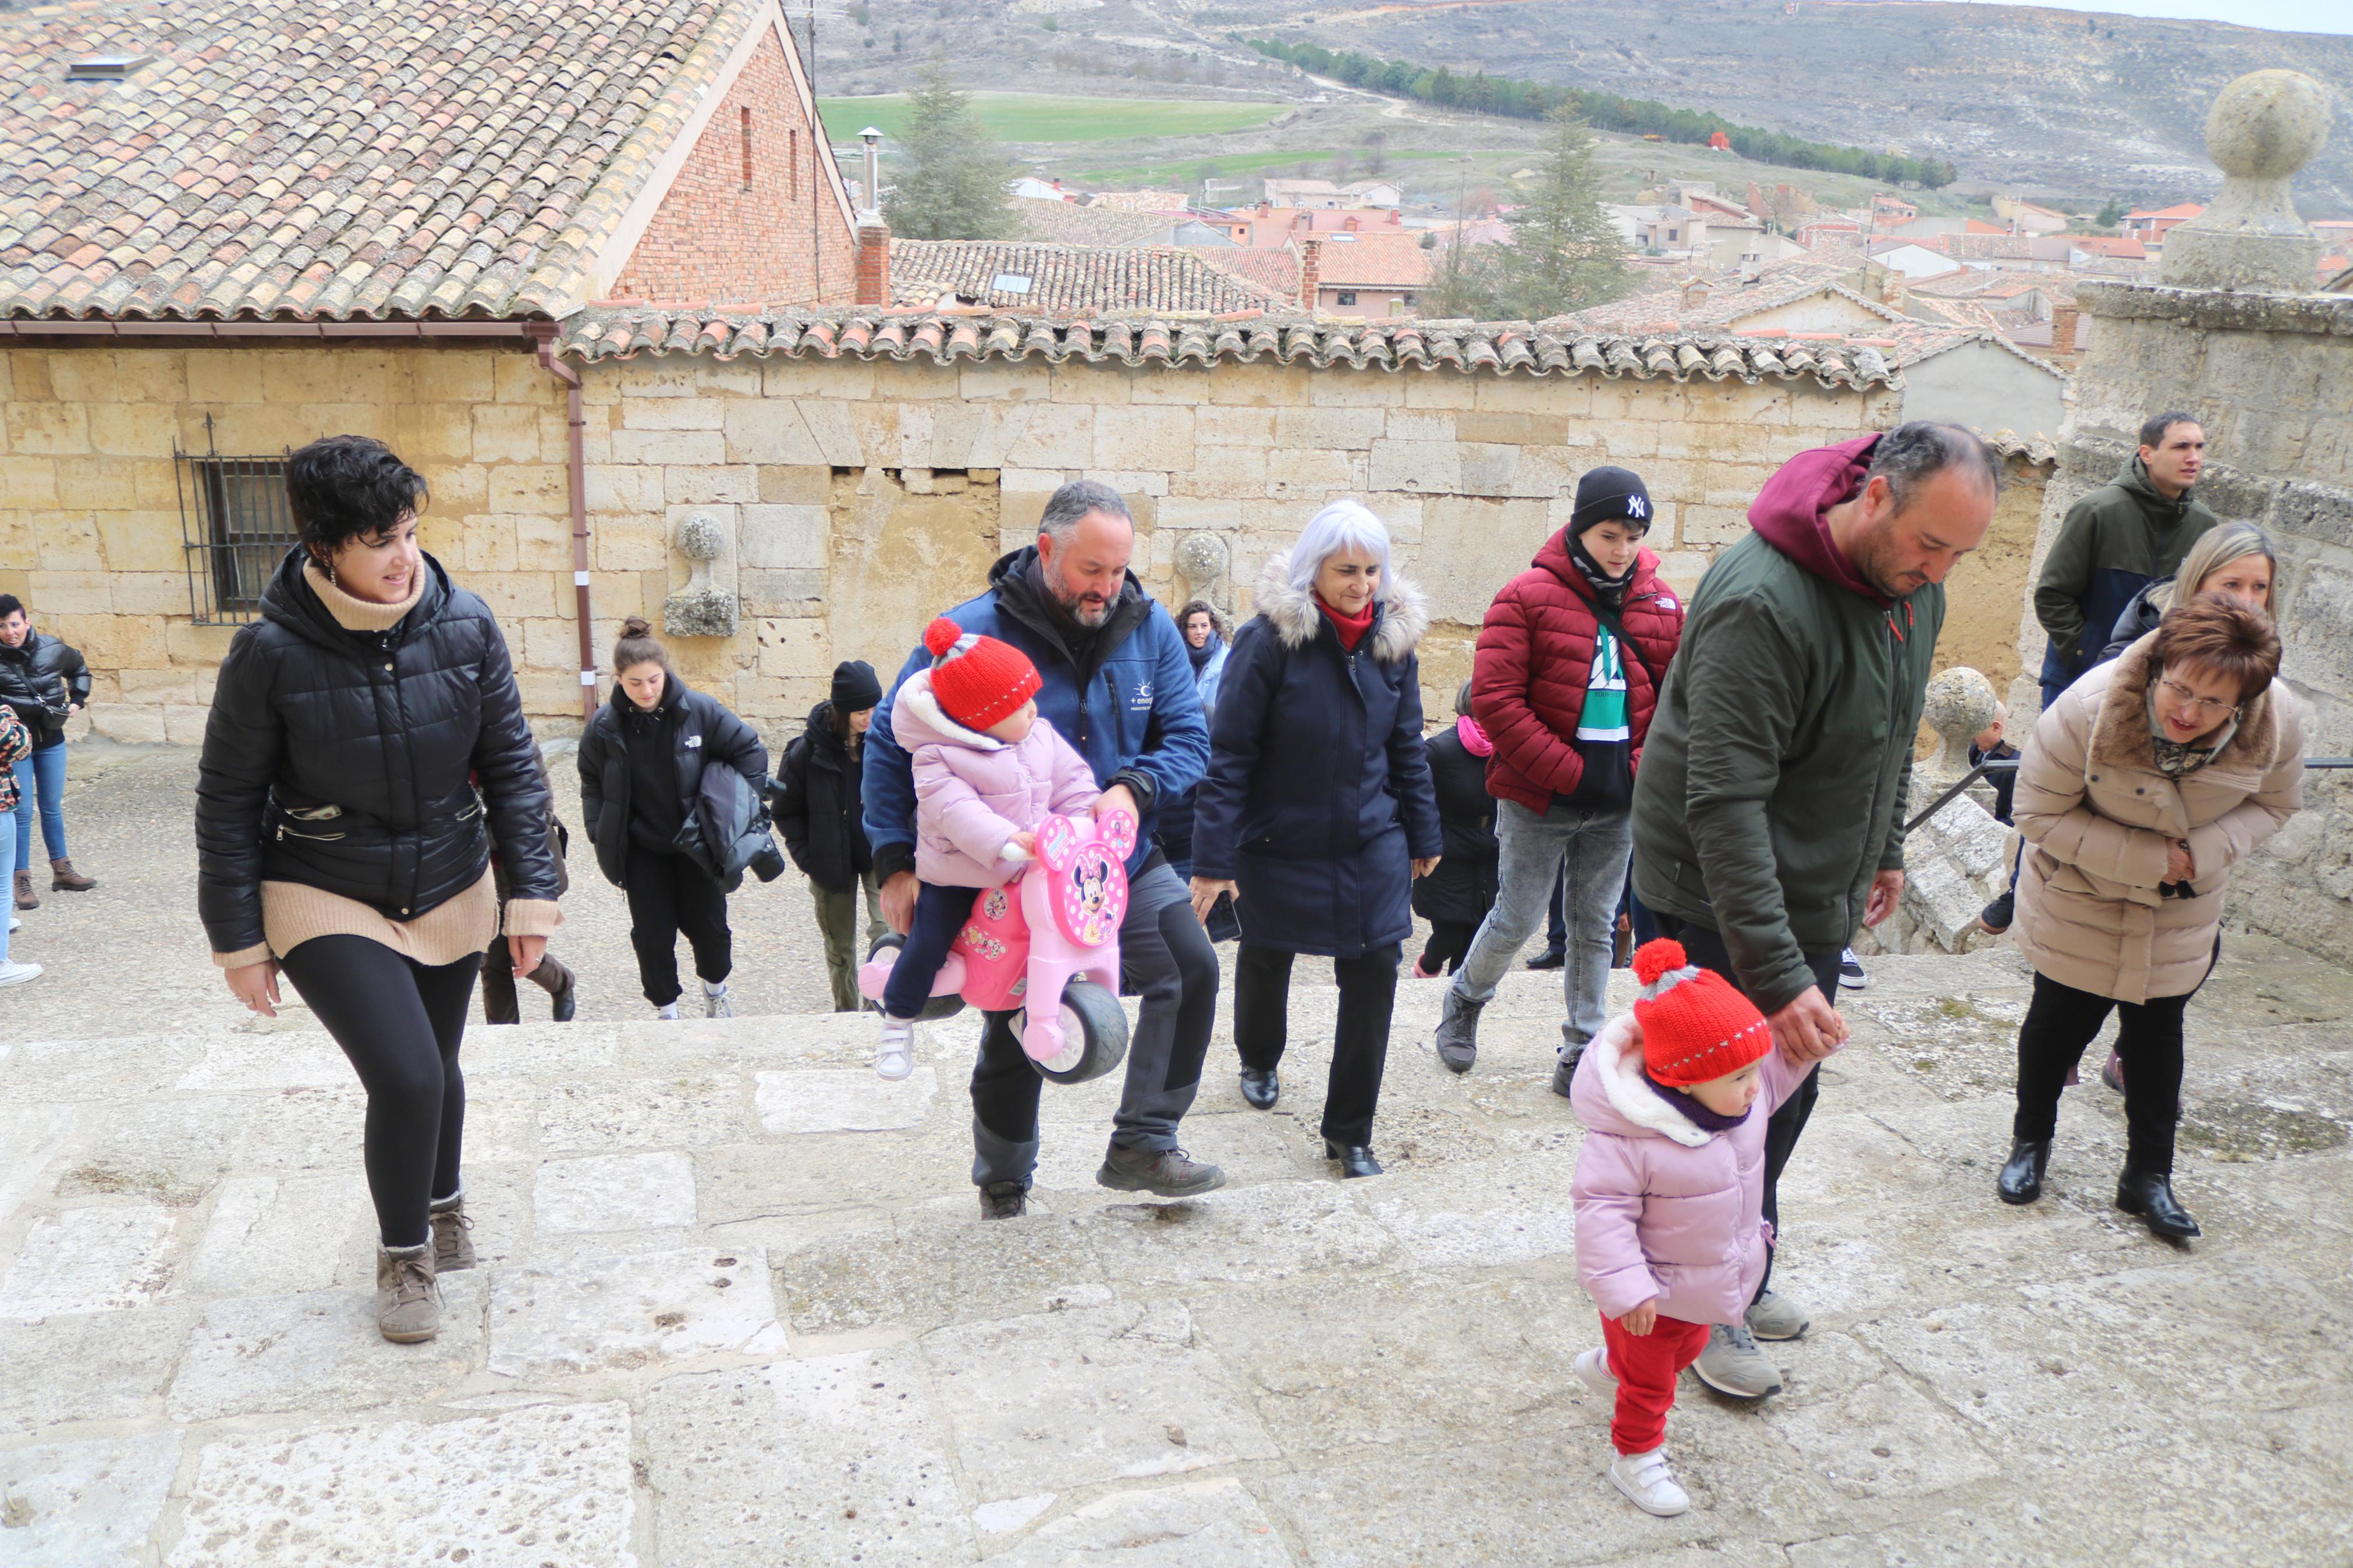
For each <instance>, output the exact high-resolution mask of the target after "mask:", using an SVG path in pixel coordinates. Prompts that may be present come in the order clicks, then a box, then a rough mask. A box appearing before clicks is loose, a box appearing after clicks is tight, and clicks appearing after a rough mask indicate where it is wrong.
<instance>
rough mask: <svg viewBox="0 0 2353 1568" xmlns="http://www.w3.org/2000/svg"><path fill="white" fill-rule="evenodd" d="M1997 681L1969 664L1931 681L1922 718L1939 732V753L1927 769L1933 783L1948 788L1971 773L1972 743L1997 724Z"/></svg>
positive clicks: (1937, 735) (1931, 760)
mask: <svg viewBox="0 0 2353 1568" xmlns="http://www.w3.org/2000/svg"><path fill="white" fill-rule="evenodd" d="M1996 706H1997V704H1996V701H1995V698H1994V694H1993V682H1991V681H1989V680H1988V679H1986V678H1985V677H1984V676H1982V675H1980V674H1978V672H1977V671H1976V670H1974V669H1971V668H1968V666H1967V665H1957V666H1955V667H1954V668H1951V669H1948V670H1946V671H1945V672H1944V673H1943V674H1941V675H1939V676H1937V677H1936V679H1933V680H1931V681H1929V682H1928V697H1927V703H1926V707H1924V708H1923V709H1922V710H1921V715H1920V717H1921V719H1922V721H1924V722H1925V723H1926V725H1927V726H1928V728H1930V729H1931V730H1934V731H1936V755H1935V756H1933V757H1931V758H1930V759H1929V760H1928V763H1927V765H1926V769H1925V770H1924V771H1925V772H1926V774H1927V777H1928V782H1929V784H1931V785H1932V786H1934V787H1935V788H1937V789H1942V788H1944V787H1945V786H1946V785H1947V784H1950V783H1952V782H1953V781H1954V780H1955V779H1957V778H1958V777H1960V776H1961V774H1962V773H1966V772H1968V755H1969V742H1970V741H1972V740H1974V739H1975V738H1976V737H1977V736H1978V733H1979V732H1980V731H1983V730H1984V729H1985V727H1986V726H1987V725H1989V724H1990V723H1992V722H1993V715H1994V710H1995V707H1996Z"/></svg>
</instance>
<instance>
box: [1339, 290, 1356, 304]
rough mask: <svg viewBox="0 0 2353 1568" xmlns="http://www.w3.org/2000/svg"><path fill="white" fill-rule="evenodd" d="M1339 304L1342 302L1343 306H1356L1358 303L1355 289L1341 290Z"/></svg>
mask: <svg viewBox="0 0 2353 1568" xmlns="http://www.w3.org/2000/svg"><path fill="white" fill-rule="evenodd" d="M1339 302H1340V303H1341V304H1343V305H1353V304H1355V303H1356V290H1355V289H1341V290H1340V301H1339Z"/></svg>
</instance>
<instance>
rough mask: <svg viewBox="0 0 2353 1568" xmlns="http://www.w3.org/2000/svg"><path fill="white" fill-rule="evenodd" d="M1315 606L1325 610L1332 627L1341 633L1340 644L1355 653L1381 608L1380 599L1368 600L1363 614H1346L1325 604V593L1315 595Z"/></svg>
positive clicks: (1326, 617) (1325, 617) (1326, 618)
mask: <svg viewBox="0 0 2353 1568" xmlns="http://www.w3.org/2000/svg"><path fill="white" fill-rule="evenodd" d="M1315 607H1316V608H1317V609H1319V610H1321V611H1323V612H1324V619H1325V620H1327V621H1329V622H1331V623H1332V629H1333V630H1335V631H1336V632H1338V633H1339V634H1340V646H1341V647H1344V648H1345V649H1347V650H1348V651H1349V652H1350V653H1354V652H1356V645H1357V644H1358V643H1359V642H1361V641H1363V640H1364V637H1365V634H1366V632H1368V631H1371V630H1372V629H1373V616H1374V615H1375V614H1376V613H1377V611H1378V610H1379V609H1380V601H1379V600H1378V599H1374V600H1371V601H1369V602H1367V603H1366V605H1365V613H1364V614H1363V615H1361V616H1344V615H1342V614H1341V613H1340V612H1339V611H1337V610H1335V609H1334V608H1333V607H1332V606H1331V605H1327V604H1325V603H1324V595H1321V594H1318V595H1315Z"/></svg>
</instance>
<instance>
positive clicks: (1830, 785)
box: [1634, 422, 2001, 1399]
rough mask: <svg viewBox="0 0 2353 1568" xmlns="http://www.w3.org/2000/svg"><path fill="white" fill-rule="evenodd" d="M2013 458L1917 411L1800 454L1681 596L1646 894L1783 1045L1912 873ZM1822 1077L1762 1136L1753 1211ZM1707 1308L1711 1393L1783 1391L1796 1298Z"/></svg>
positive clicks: (1822, 1020) (1831, 1012)
mask: <svg viewBox="0 0 2353 1568" xmlns="http://www.w3.org/2000/svg"><path fill="white" fill-rule="evenodd" d="M2000 476H2001V470H2000V464H1999V461H1998V459H1996V458H1995V457H1994V455H1993V453H1992V452H1991V451H1990V450H1989V448H1988V447H1987V446H1986V444H1985V443H1984V442H1983V441H1981V440H1979V439H1978V437H1975V436H1973V435H1971V434H1970V433H1969V432H1968V431H1967V430H1964V429H1961V428H1959V427H1958V426H1952V425H1939V424H1930V423H1926V422H1921V423H1915V424H1910V425H1904V426H1898V427H1897V428H1896V429H1894V430H1892V431H1890V432H1888V433H1887V434H1886V435H1884V436H1865V437H1861V438H1859V439H1856V440H1852V441H1846V442H1841V444H1839V445H1838V446H1835V447H1819V448H1816V449H1814V450H1812V451H1806V452H1800V453H1799V454H1798V455H1797V456H1796V457H1794V458H1790V459H1789V461H1788V463H1786V464H1784V465H1783V466H1782V468H1780V470H1779V471H1778V473H1776V474H1775V475H1774V476H1773V477H1772V479H1768V480H1767V481H1766V484H1765V488H1764V489H1762V490H1760V491H1759V492H1758V493H1757V500H1756V501H1755V502H1754V503H1753V504H1752V505H1751V506H1750V507H1749V509H1748V521H1749V525H1750V527H1751V529H1752V530H1753V531H1752V532H1751V533H1749V535H1748V536H1747V537H1746V538H1745V539H1743V540H1741V541H1740V542H1738V543H1736V544H1735V545H1734V546H1733V547H1732V548H1731V549H1729V550H1727V551H1725V552H1724V553H1723V554H1722V555H1721V556H1719V557H1717V558H1716V560H1715V563H1713V564H1712V565H1710V566H1709V568H1708V571H1707V575H1706V576H1705V577H1704V578H1703V579H1702V580H1701V582H1700V585H1699V592H1698V593H1696V594H1695V595H1693V596H1692V598H1691V601H1690V607H1689V608H1690V614H1689V618H1688V619H1687V620H1686V621H1685V622H1684V627H1683V646H1682V648H1681V650H1680V651H1679V652H1678V653H1677V654H1676V656H1675V662H1674V663H1673V665H1672V666H1671V667H1670V668H1669V669H1668V671H1667V681H1666V689H1665V692H1664V694H1663V695H1662V697H1661V698H1660V700H1659V706H1658V710H1657V712H1656V714H1655V715H1653V717H1652V719H1651V733H1650V738H1649V741H1648V742H1646V743H1645V745H1644V746H1643V749H1642V764H1641V768H1640V769H1639V770H1638V771H1637V772H1636V773H1635V775H1634V890H1635V892H1636V893H1637V894H1638V895H1639V896H1640V897H1641V900H1642V902H1643V904H1644V905H1645V906H1647V907H1648V908H1649V909H1650V910H1651V913H1652V915H1653V916H1654V917H1655V918H1656V919H1657V921H1658V922H1659V930H1660V932H1661V934H1662V935H1664V936H1669V937H1672V938H1673V939H1674V940H1675V941H1677V942H1681V943H1682V944H1683V951H1684V953H1685V955H1686V956H1687V957H1688V958H1689V960H1690V962H1692V963H1696V964H1699V965H1701V966H1703V967H1704V968H1708V969H1713V970H1715V971H1716V972H1717V973H1720V974H1722V975H1724V976H1725V978H1726V979H1727V980H1730V981H1731V982H1732V983H1733V984H1735V985H1736V986H1737V987H1738V988H1739V989H1740V991H1741V992H1742V993H1743V994H1746V996H1747V997H1748V999H1749V1000H1750V1001H1751V1002H1754V1003H1755V1004H1756V1005H1757V1010H1758V1011H1759V1012H1761V1013H1763V1014H1764V1015H1765V1018H1766V1022H1767V1025H1768V1026H1770V1027H1771V1029H1772V1031H1773V1037H1774V1040H1775V1041H1776V1043H1777V1044H1778V1047H1780V1049H1781V1050H1782V1051H1783V1052H1784V1053H1785V1054H1786V1055H1787V1056H1788V1058H1789V1059H1791V1060H1792V1061H1796V1062H1801V1063H1802V1062H1811V1061H1818V1060H1820V1058H1822V1057H1823V1056H1825V1055H1827V1054H1828V1053H1829V1052H1831V1050H1834V1049H1836V1048H1837V1047H1838V1045H1839V1043H1840V1042H1841V1040H1843V1039H1844V1038H1845V1037H1846V1025H1845V1024H1844V1022H1843V1021H1842V1020H1841V1019H1840V1017H1839V1015H1838V1010H1837V1009H1836V1008H1835V1007H1833V1006H1831V998H1832V997H1834V996H1836V995H1837V994H1838V980H1839V957H1840V952H1841V949H1842V948H1843V947H1844V946H1845V945H1846V944H1847V943H1848V942H1852V941H1853V940H1854V933H1855V931H1856V930H1857V929H1858V928H1860V927H1862V926H1865V925H1877V924H1878V923H1879V922H1880V921H1883V920H1884V919H1886V918H1887V916H1888V915H1889V914H1890V913H1892V912H1893V911H1894V908H1895V905H1896V901H1897V900H1898V899H1900V898H1901V897H1902V896H1903V891H1904V819H1905V805H1906V802H1907V800H1908V798H1909V795H1910V793H1911V782H1912V745H1913V740H1914V737H1915V735H1916V734H1917V733H1918V731H1919V726H1920V710H1921V708H1922V706H1923V705H1924V703H1925V702H1926V697H1927V689H1928V676H1929V672H1930V670H1931V668H1933V657H1934V654H1935V651H1936V634H1937V632H1938V631H1939V630H1940V629H1941V628H1942V626H1943V625H1944V619H1945V590H1944V587H1943V584H1944V581H1945V578H1946V576H1947V574H1949V573H1950V572H1951V571H1952V569H1953V567H1954V565H1955V564H1956V563H1957V562H1958V561H1959V560H1960V558H1961V557H1962V556H1964V555H1966V554H1968V552H1970V551H1972V550H1974V549H1976V548H1977V547H1978V544H1979V543H1980V542H1983V540H1984V538H1985V535H1986V531H1987V530H1988V529H1989V528H1990V527H1991V526H1992V524H1993V510H1994V502H1995V499H1996V495H1997V493H1998V491H1999V489H2000ZM1820 1081H1821V1075H1820V1073H1809V1074H1807V1075H1806V1079H1805V1082H1804V1084H1803V1086H1802V1087H1800V1088H1799V1090H1798V1092H1796V1093H1795V1094H1793V1095H1791V1096H1790V1097H1789V1099H1788V1100H1787V1101H1785V1102H1784V1103H1783V1104H1782V1106H1781V1108H1780V1109H1779V1110H1777V1111H1775V1112H1774V1113H1773V1116H1772V1119H1771V1121H1769V1122H1768V1123H1767V1129H1766V1134H1765V1193H1764V1218H1765V1220H1766V1223H1767V1225H1773V1224H1776V1223H1777V1222H1778V1215H1779V1213H1780V1205H1779V1202H1778V1195H1777V1186H1778V1182H1779V1180H1780V1175H1781V1171H1782V1168H1783V1167H1784V1166H1786V1165H1787V1164H1788V1160H1789V1155H1790V1153H1791V1152H1792V1151H1793V1150H1795V1149H1796V1147H1797V1143H1798V1135H1799V1133H1800V1132H1801V1131H1804V1129H1805V1125H1806V1118H1807V1116H1808V1115H1809V1114H1810V1112H1811V1110H1812V1109H1813V1105H1814V1100H1815V1097H1816V1095H1817V1093H1818V1092H1819V1086H1820ZM1771 1283H1772V1262H1771V1258H1770V1255H1769V1254H1768V1256H1767V1263H1766V1272H1765V1277H1764V1279H1761V1280H1760V1281H1758V1284H1757V1294H1756V1296H1755V1298H1754V1300H1752V1302H1751V1303H1750V1305H1749V1307H1748V1309H1747V1310H1746V1312H1745V1313H1744V1314H1743V1315H1742V1316H1741V1318H1740V1319H1738V1320H1736V1321H1734V1322H1731V1323H1725V1324H1717V1325H1715V1328H1714V1331H1712V1333H1711V1334H1710V1336H1709V1339H1708V1345H1707V1348H1706V1349H1705V1350H1704V1351H1703V1352H1701V1353H1700V1357H1699V1360H1698V1362H1697V1363H1695V1368H1694V1370H1696V1371H1697V1373H1699V1376H1700V1379H1701V1381H1702V1382H1704V1383H1705V1384H1708V1386H1709V1387H1711V1388H1714V1389H1715V1390H1716V1391H1717V1392H1719V1393H1723V1394H1733V1395H1736V1396H1737V1397H1742V1398H1748V1399H1761V1398H1763V1397H1764V1396H1765V1395H1767V1394H1773V1393H1777V1392H1778V1391H1779V1389H1780V1387H1781V1374H1780V1371H1779V1369H1778V1367H1777V1366H1775V1365H1774V1363H1773V1362H1772V1360H1771V1358H1769V1357H1768V1356H1767V1355H1766V1354H1765V1353H1764V1352H1762V1351H1760V1350H1758V1349H1757V1340H1758V1339H1759V1338H1763V1339H1778V1340H1788V1339H1796V1338H1797V1337H1798V1336H1799V1335H1800V1334H1802V1333H1804V1332H1805V1331H1806V1326H1807V1317H1806V1313H1805V1312H1804V1311H1803V1310H1801V1309H1799V1307H1797V1306H1796V1305H1794V1304H1793V1303H1791V1302H1790V1301H1789V1300H1788V1299H1787V1298H1785V1297H1781V1296H1778V1295H1776V1294H1775V1293H1774V1291H1773V1290H1772V1289H1770V1286H1771Z"/></svg>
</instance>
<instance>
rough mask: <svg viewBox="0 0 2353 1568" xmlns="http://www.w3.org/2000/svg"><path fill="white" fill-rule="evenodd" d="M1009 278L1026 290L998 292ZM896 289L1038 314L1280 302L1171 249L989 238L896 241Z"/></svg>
mask: <svg viewBox="0 0 2353 1568" xmlns="http://www.w3.org/2000/svg"><path fill="white" fill-rule="evenodd" d="M1004 278H1023V279H1029V284H1028V287H1027V288H1026V289H1000V288H998V287H997V281H998V279H1004ZM891 292H892V295H893V296H894V297H895V298H896V299H897V300H899V302H901V303H902V304H908V305H932V304H936V303H937V302H938V301H939V300H940V298H941V297H942V296H943V295H946V294H954V295H955V296H956V297H957V298H958V299H959V300H963V301H965V302H968V303H971V304H976V305H990V306H994V307H996V308H997V309H998V310H1019V311H1021V312H1023V313H1024V314H1035V315H1041V316H1073V315H1102V314H1107V313H1111V312H1114V311H1116V312H1122V313H1127V312H1134V311H1169V310H1175V311H1191V310H1198V311H1204V312H1207V311H1217V310H1263V309H1266V308H1268V307H1269V306H1282V305H1285V304H1287V303H1288V301H1287V300H1277V299H1275V298H1274V297H1273V296H1272V295H1271V293H1270V292H1269V291H1268V290H1267V289H1261V288H1260V287H1259V286H1258V285H1256V284H1254V283H1250V282H1245V281H1244V280H1243V279H1240V278H1238V277H1236V276H1234V275H1233V274H1232V273H1230V272H1220V271H1219V270H1218V269H1217V268H1214V267H1210V266H1208V265H1206V264H1204V263H1203V262H1202V260H1201V258H1200V257H1199V256H1198V255H1197V254H1196V253H1194V252H1192V251H1189V250H1181V249H1178V248H1177V247H1174V246H1148V247H1132V248H1129V249H1124V250H1112V249H1106V248H1103V247H1095V246H1082V245H1025V244H1020V243H1018V242H1016V243H1007V242H1004V241H999V240H987V239H894V240H892V242H891Z"/></svg>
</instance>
